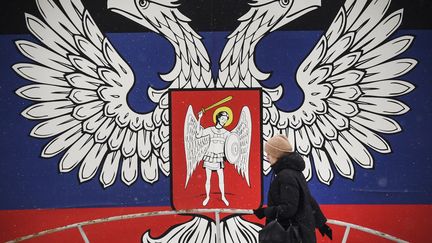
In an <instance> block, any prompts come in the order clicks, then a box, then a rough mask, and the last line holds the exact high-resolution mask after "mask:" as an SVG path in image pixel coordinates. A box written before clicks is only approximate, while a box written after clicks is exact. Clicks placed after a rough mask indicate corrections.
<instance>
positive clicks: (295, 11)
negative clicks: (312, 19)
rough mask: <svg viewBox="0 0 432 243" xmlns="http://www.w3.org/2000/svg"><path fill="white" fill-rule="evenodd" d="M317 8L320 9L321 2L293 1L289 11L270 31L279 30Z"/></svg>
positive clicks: (316, 0) (315, 0)
mask: <svg viewBox="0 0 432 243" xmlns="http://www.w3.org/2000/svg"><path fill="white" fill-rule="evenodd" d="M319 7H321V0H294V2H293V5H292V6H291V8H290V10H289V11H288V12H287V13H286V14H285V16H284V17H283V18H282V19H281V20H280V21H279V22H278V23H277V24H276V25H275V26H273V28H272V29H271V31H274V30H276V29H279V28H280V27H282V26H284V25H286V24H287V23H289V22H291V21H293V20H295V19H297V18H299V17H300V16H302V15H304V14H306V13H309V12H310V11H312V10H315V9H317V8H319Z"/></svg>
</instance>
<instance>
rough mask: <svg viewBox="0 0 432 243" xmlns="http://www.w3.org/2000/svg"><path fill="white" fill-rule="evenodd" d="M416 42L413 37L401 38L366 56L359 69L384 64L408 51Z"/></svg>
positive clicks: (358, 66) (360, 60)
mask: <svg viewBox="0 0 432 243" xmlns="http://www.w3.org/2000/svg"><path fill="white" fill-rule="evenodd" d="M413 40H414V37H413V36H401V37H398V38H396V39H394V40H391V41H389V42H387V43H384V44H383V45H381V46H379V47H376V48H375V49H373V50H371V51H370V52H368V53H366V54H364V55H363V56H362V57H361V58H360V59H359V65H357V68H360V69H366V68H369V67H373V66H376V65H379V64H381V63H384V62H386V61H388V60H390V59H392V58H394V57H396V56H398V55H400V54H402V53H403V52H404V51H406V50H407V49H408V48H409V47H410V46H411V44H412V42H413Z"/></svg>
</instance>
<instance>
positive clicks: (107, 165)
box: [99, 151, 121, 188]
mask: <svg viewBox="0 0 432 243" xmlns="http://www.w3.org/2000/svg"><path fill="white" fill-rule="evenodd" d="M120 159H121V153H120V151H114V152H110V153H108V154H107V156H106V157H105V161H104V163H103V167H102V172H101V174H100V176H99V181H100V182H101V183H102V185H103V186H104V187H105V188H106V187H109V186H111V185H113V184H114V182H115V180H116V177H117V171H118V168H119V164H120Z"/></svg>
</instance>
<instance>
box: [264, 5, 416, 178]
mask: <svg viewBox="0 0 432 243" xmlns="http://www.w3.org/2000/svg"><path fill="white" fill-rule="evenodd" d="M390 2H391V1H390V0H383V1H381V0H380V1H366V0H347V1H346V2H345V5H344V6H343V7H342V8H341V9H340V11H339V12H338V14H337V16H336V18H335V19H334V21H333V23H332V24H331V26H330V28H329V29H328V30H327V32H325V34H324V35H323V36H322V37H321V39H320V40H319V41H318V43H317V44H316V46H315V48H314V49H313V50H312V51H311V52H310V54H309V55H308V56H307V57H306V59H305V60H304V61H303V63H302V64H301V65H300V67H299V68H298V70H297V77H296V80H297V83H298V85H299V86H300V87H301V89H302V90H303V92H304V101H303V104H302V105H301V107H300V108H299V109H297V110H295V111H292V112H287V111H283V110H282V109H280V108H279V107H278V105H277V103H276V101H278V100H279V99H280V97H281V95H282V87H280V86H279V87H277V88H275V89H267V90H266V92H264V98H263V99H264V106H265V107H266V109H265V110H264V123H265V125H264V137H265V138H266V139H268V138H270V137H271V136H273V135H274V134H275V133H282V134H285V135H287V136H288V138H289V140H290V141H291V142H292V143H293V146H294V147H295V149H296V151H298V152H299V153H300V154H301V155H302V156H303V157H304V159H305V161H306V164H307V166H306V169H305V171H304V174H305V176H306V177H307V178H308V179H309V178H311V174H312V170H311V163H312V162H313V163H314V165H315V170H316V172H317V176H318V179H319V180H320V181H321V182H323V183H325V184H330V182H331V181H332V179H333V176H334V175H333V170H332V166H331V164H333V165H334V167H335V168H336V170H337V172H338V173H339V174H340V175H342V176H343V177H346V178H350V179H353V177H354V166H353V162H355V163H356V164H358V165H359V166H361V167H363V168H373V165H374V163H373V157H372V155H371V154H370V152H369V149H372V150H375V151H377V152H379V153H389V152H390V151H391V148H390V145H389V144H388V143H387V142H386V140H385V139H384V138H383V137H382V135H380V134H392V133H397V132H400V131H401V127H400V126H399V124H398V123H397V122H396V121H395V120H394V119H392V118H391V116H397V115H402V114H404V113H406V112H407V111H408V110H409V107H408V106H407V105H405V104H404V103H402V102H401V101H399V100H398V99H397V97H399V96H401V95H404V94H407V93H409V92H410V91H412V90H413V89H414V86H413V85H412V84H411V83H409V82H407V81H403V80H400V79H399V77H400V76H403V75H404V74H406V73H407V72H409V71H410V70H411V69H413V68H414V66H415V65H416V63H417V61H416V60H414V59H411V58H398V56H399V55H400V54H401V53H403V52H404V51H405V50H407V49H408V48H409V46H410V45H411V43H412V41H413V39H414V37H413V36H409V35H405V36H400V37H397V38H394V39H391V40H388V38H389V36H390V35H392V34H393V33H394V32H395V31H396V30H397V28H398V27H399V25H400V24H401V21H402V15H403V11H402V10H398V11H395V12H393V13H391V14H389V15H388V16H386V13H387V10H388V8H389V5H390ZM267 168H268V166H267Z"/></svg>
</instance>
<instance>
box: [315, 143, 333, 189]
mask: <svg viewBox="0 0 432 243" xmlns="http://www.w3.org/2000/svg"><path fill="white" fill-rule="evenodd" d="M311 152H312V154H311V155H312V158H313V162H314V166H315V171H316V174H317V177H318V180H320V181H321V182H323V183H324V184H326V185H330V183H331V181H332V180H333V176H334V175H333V170H332V169H331V167H330V161H329V159H328V157H327V154H326V153H325V152H324V150H322V149H316V148H313V149H312V151H311Z"/></svg>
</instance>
